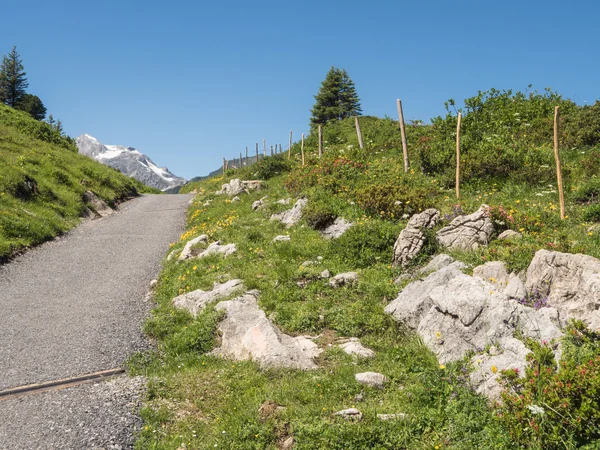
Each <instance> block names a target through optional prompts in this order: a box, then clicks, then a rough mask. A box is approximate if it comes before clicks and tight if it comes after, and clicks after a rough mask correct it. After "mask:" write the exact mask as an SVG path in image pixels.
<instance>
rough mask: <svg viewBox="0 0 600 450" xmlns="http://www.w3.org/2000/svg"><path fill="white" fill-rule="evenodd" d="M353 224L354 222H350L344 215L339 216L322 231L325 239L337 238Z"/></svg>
mask: <svg viewBox="0 0 600 450" xmlns="http://www.w3.org/2000/svg"><path fill="white" fill-rule="evenodd" d="M352 225H354V224H353V223H352V222H348V221H347V220H346V219H344V218H343V217H338V218H336V219H335V220H334V221H333V223H332V224H331V225H329V226H328V227H327V228H325V229H324V230H323V231H321V234H322V235H323V237H324V238H325V239H337V238H339V237H340V236H341V235H342V234H344V233H345V232H346V231H348V229H349V228H350V227H351V226H352Z"/></svg>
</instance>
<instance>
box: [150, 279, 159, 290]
mask: <svg viewBox="0 0 600 450" xmlns="http://www.w3.org/2000/svg"><path fill="white" fill-rule="evenodd" d="M157 284H158V280H152V281H150V289H152V288H154V287H155V286H156V285H157Z"/></svg>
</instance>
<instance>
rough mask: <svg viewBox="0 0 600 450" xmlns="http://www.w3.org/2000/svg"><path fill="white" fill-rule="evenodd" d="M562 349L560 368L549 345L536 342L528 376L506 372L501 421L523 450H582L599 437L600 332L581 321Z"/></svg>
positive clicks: (527, 372)
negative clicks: (579, 449) (520, 376)
mask: <svg viewBox="0 0 600 450" xmlns="http://www.w3.org/2000/svg"><path fill="white" fill-rule="evenodd" d="M563 345H564V352H563V356H562V359H561V362H560V370H559V369H558V367H557V366H556V362H555V360H554V355H553V353H552V350H551V349H550V346H549V345H548V344H546V343H542V344H539V343H537V344H535V343H533V342H531V343H530V346H531V347H532V350H533V353H531V354H530V355H529V364H528V368H527V370H526V373H525V377H524V378H519V374H518V373H517V372H516V371H514V370H510V371H506V372H505V373H503V380H504V383H505V385H506V389H505V390H504V392H503V393H502V400H503V402H504V405H503V406H502V407H501V408H499V410H498V413H497V418H498V420H499V421H500V423H502V425H504V426H505V427H506V429H507V430H508V432H509V433H510V436H511V439H512V440H513V442H514V444H516V445H519V446H521V448H535V449H544V450H552V449H565V448H579V447H581V446H584V445H586V444H593V443H595V444H597V443H598V439H600V356H598V355H599V354H600V334H599V333H596V332H592V331H589V330H587V329H586V328H585V326H584V325H583V324H582V323H581V322H579V323H577V322H576V323H573V324H571V326H570V327H568V328H567V330H566V334H565V338H564V342H563ZM593 448H597V447H593Z"/></svg>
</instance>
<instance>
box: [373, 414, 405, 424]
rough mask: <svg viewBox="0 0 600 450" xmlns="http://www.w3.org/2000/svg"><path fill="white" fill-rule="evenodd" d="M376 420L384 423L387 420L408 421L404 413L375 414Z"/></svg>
mask: <svg viewBox="0 0 600 450" xmlns="http://www.w3.org/2000/svg"><path fill="white" fill-rule="evenodd" d="M377 418H378V419H379V420H383V421H384V422H386V421H388V420H406V419H408V414H406V413H395V414H377Z"/></svg>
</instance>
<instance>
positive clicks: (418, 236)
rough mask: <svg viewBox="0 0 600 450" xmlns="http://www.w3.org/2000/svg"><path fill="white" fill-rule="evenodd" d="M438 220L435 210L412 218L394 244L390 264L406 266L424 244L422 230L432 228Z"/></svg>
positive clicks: (438, 213) (438, 215)
mask: <svg viewBox="0 0 600 450" xmlns="http://www.w3.org/2000/svg"><path fill="white" fill-rule="evenodd" d="M439 220H440V212H439V211H438V210H437V209H435V208H430V209H426V210H425V211H423V212H422V213H419V214H415V215H414V216H412V217H411V218H410V220H409V221H408V223H407V224H406V227H405V228H404V230H402V231H401V232H400V235H399V236H398V239H397V240H396V243H395V244H394V256H393V258H392V264H394V265H400V266H402V267H404V266H406V265H407V264H408V263H409V261H410V260H411V259H413V258H414V257H415V256H416V255H417V254H418V253H419V252H420V251H421V248H423V244H425V233H424V232H423V228H433V227H434V226H435V225H436V224H437V222H438V221H439Z"/></svg>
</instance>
